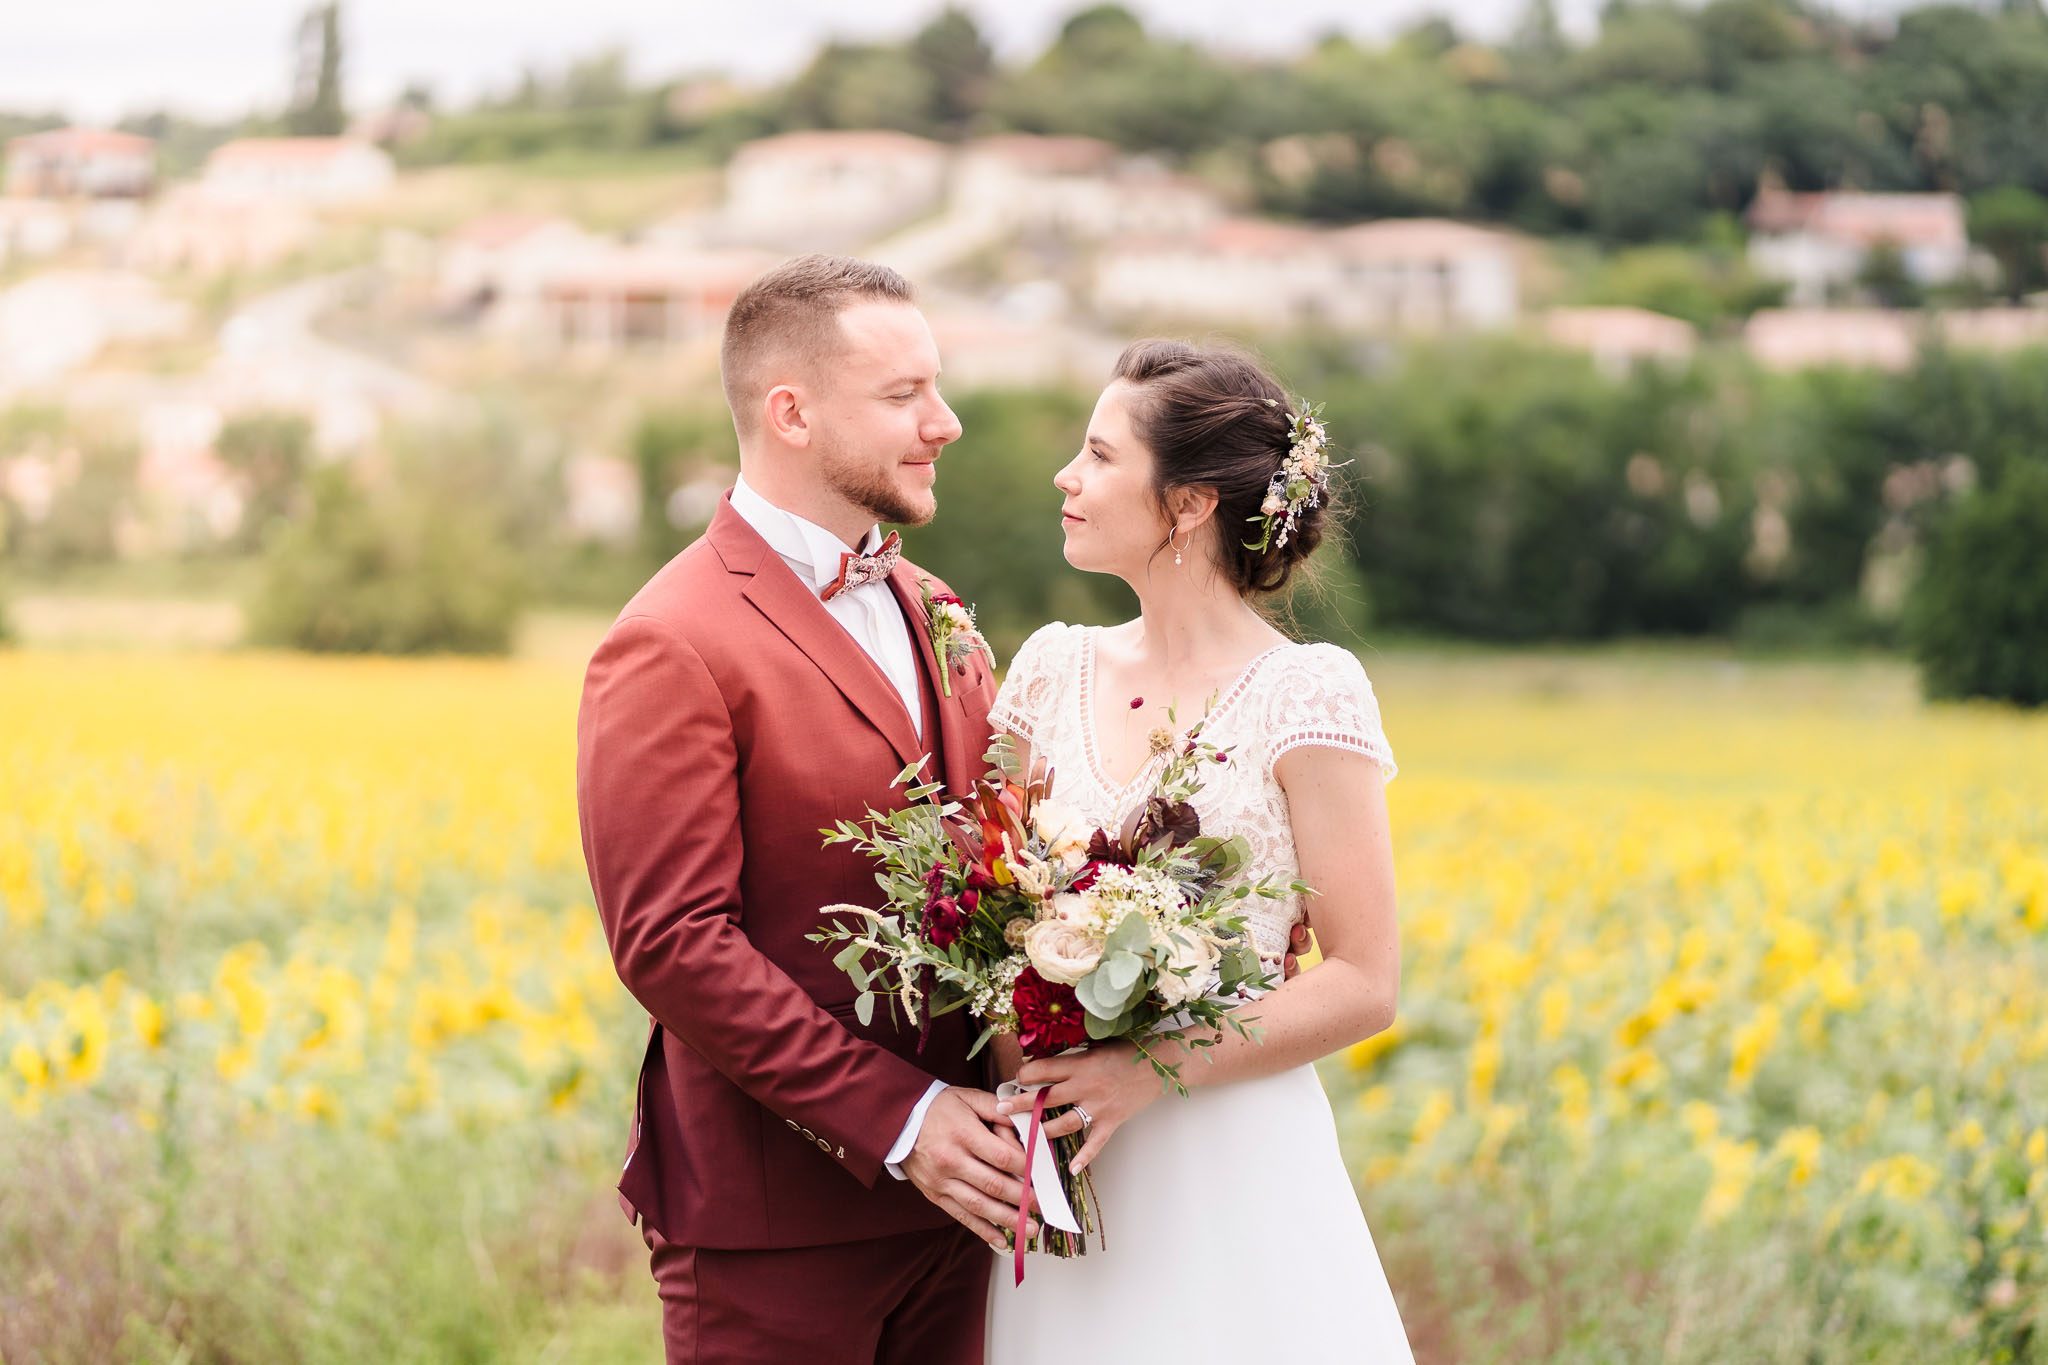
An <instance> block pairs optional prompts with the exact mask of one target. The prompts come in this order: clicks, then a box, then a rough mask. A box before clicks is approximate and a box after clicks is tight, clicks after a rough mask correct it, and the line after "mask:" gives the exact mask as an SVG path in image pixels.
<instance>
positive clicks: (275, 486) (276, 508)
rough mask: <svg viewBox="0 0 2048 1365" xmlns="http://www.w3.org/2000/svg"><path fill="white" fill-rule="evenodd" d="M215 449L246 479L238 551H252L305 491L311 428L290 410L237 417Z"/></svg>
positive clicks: (221, 434) (285, 515)
mask: <svg viewBox="0 0 2048 1365" xmlns="http://www.w3.org/2000/svg"><path fill="white" fill-rule="evenodd" d="M214 451H215V453H216V454H217V455H219V457H220V461H221V463H222V464H224V465H226V466H227V467H228V468H229V469H231V470H233V471H234V472H235V474H236V475H237V476H238V477H239V478H240V479H241V481H242V490H243V499H244V501H243V505H242V524H241V526H240V527H239V528H238V529H237V531H236V536H235V540H236V548H239V549H253V548H255V547H257V546H259V545H261V544H262V543H263V541H264V538H265V537H266V536H267V535H268V534H269V533H270V531H271V530H272V528H273V527H274V526H275V525H276V523H278V522H280V521H282V520H284V519H286V518H287V517H289V516H290V514H291V512H292V510H293V508H294V507H295V506H296V504H297V502H298V499H299V497H300V496H301V494H302V492H303V489H304V486H305V479H306V471H307V469H308V468H309V467H310V465H311V460H312V451H313V428H312V424H311V423H310V422H308V421H307V420H306V419H305V418H304V417H302V416H300V415H299V414H297V413H288V412H263V413H251V414H248V415H246V416H242V417H236V418H234V419H233V420H231V421H229V422H228V423H227V424H226V425H225V426H224V427H222V428H221V433H220V438H219V439H218V440H217V441H215V442H214Z"/></svg>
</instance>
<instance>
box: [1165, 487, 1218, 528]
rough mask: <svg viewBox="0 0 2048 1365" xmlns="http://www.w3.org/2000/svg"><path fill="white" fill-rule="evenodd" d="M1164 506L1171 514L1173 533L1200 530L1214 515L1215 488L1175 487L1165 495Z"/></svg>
mask: <svg viewBox="0 0 2048 1365" xmlns="http://www.w3.org/2000/svg"><path fill="white" fill-rule="evenodd" d="M1166 506H1167V510H1168V511H1170V512H1171V513H1172V514H1173V531H1174V534H1175V535H1183V534H1186V533H1187V532H1190V531H1196V530H1200V529H1201V528H1202V527H1203V526H1205V525H1207V524H1208V521H1209V519H1210V518H1211V517H1213V516H1215V515H1216V490H1215V489H1213V488H1176V489H1174V490H1172V491H1171V492H1170V493H1168V494H1167V495H1166Z"/></svg>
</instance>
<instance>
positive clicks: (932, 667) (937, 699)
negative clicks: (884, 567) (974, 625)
mask: <svg viewBox="0 0 2048 1365" xmlns="http://www.w3.org/2000/svg"><path fill="white" fill-rule="evenodd" d="M919 577H920V575H919V574H918V573H917V572H916V570H914V569H912V568H911V567H910V566H909V565H908V564H906V563H903V562H901V561H898V563H897V565H896V568H895V569H894V570H893V571H892V572H891V573H890V574H889V590H890V591H891V592H894V593H895V594H896V600H897V602H898V603H900V604H901V605H902V607H903V616H904V621H905V624H907V625H908V626H909V627H910V638H911V642H912V644H913V646H914V647H915V648H916V650H917V657H918V662H919V664H920V666H921V667H922V668H923V669H924V675H925V677H926V679H927V680H928V681H929V682H930V684H931V689H932V704H933V706H934V708H935V709H936V710H937V711H938V716H939V733H938V734H937V735H936V736H932V735H927V736H925V738H926V739H927V740H935V741H936V743H935V745H934V746H931V747H935V750H936V752H937V753H938V756H939V771H940V775H941V776H942V777H943V778H944V780H945V783H946V789H947V790H948V791H950V792H952V793H953V794H954V795H956V796H964V795H966V794H967V792H968V791H969V790H970V789H971V788H972V787H973V785H974V777H973V760H974V759H975V758H977V757H979V755H976V754H968V753H965V752H963V751H964V750H965V748H966V745H967V736H966V733H965V732H966V729H967V722H966V718H965V717H964V716H963V715H962V714H961V711H960V695H959V690H958V689H957V688H956V689H954V694H953V695H952V696H950V697H949V696H947V695H946V688H945V685H944V682H943V679H944V678H945V676H946V667H947V665H946V664H945V663H944V661H942V660H941V659H940V658H939V657H938V653H937V651H935V650H934V649H933V648H932V632H931V623H930V622H929V621H928V620H926V619H925V614H924V594H923V592H922V590H921V588H920V586H919V582H918V580H919Z"/></svg>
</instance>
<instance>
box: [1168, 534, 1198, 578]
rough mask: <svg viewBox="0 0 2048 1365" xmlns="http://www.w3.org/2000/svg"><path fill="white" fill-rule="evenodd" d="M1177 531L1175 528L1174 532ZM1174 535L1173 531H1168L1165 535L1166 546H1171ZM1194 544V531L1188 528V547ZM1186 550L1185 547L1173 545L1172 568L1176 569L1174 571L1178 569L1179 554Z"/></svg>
mask: <svg viewBox="0 0 2048 1365" xmlns="http://www.w3.org/2000/svg"><path fill="white" fill-rule="evenodd" d="M1178 529H1179V528H1177V527H1176V528H1175V530H1176V531H1177V530H1178ZM1174 534H1175V532H1174V531H1168V532H1167V533H1166V543H1167V544H1168V545H1173V537H1174ZM1194 543H1195V533H1194V530H1193V528H1190V529H1189V531H1188V545H1193V544H1194ZM1186 548H1187V545H1173V567H1174V568H1176V569H1177V568H1179V567H1180V552H1181V551H1182V550H1184V549H1186Z"/></svg>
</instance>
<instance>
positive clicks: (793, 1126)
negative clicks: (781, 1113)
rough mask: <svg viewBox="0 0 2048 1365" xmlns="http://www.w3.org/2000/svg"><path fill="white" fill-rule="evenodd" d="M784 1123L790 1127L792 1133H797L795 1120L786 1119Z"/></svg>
mask: <svg viewBox="0 0 2048 1365" xmlns="http://www.w3.org/2000/svg"><path fill="white" fill-rule="evenodd" d="M783 1122H784V1123H786V1124H788V1125H789V1128H790V1131H791V1132H795V1131H796V1120H795V1119H784V1120H783Z"/></svg>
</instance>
